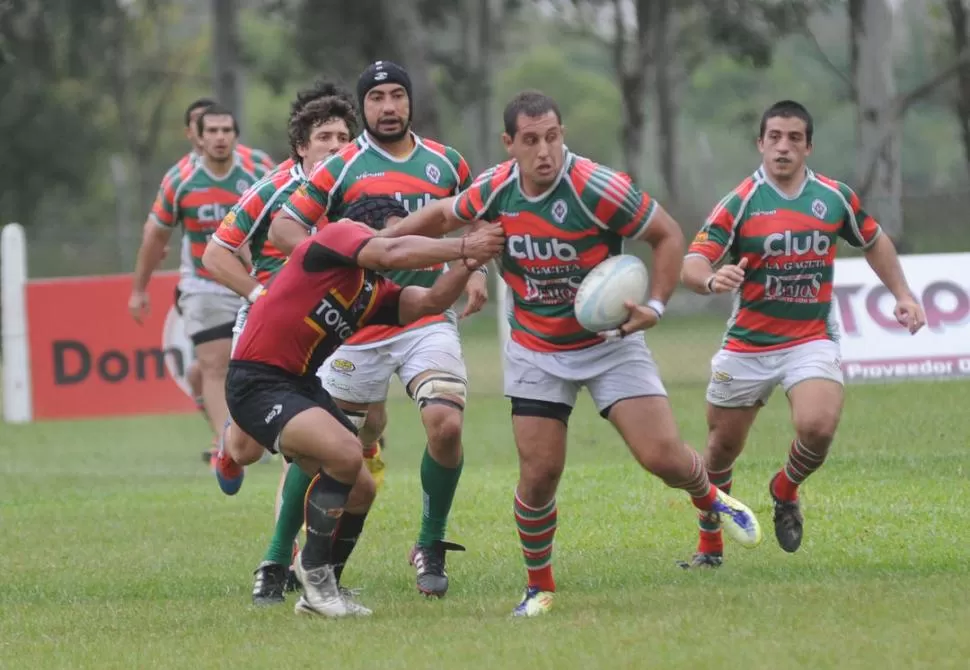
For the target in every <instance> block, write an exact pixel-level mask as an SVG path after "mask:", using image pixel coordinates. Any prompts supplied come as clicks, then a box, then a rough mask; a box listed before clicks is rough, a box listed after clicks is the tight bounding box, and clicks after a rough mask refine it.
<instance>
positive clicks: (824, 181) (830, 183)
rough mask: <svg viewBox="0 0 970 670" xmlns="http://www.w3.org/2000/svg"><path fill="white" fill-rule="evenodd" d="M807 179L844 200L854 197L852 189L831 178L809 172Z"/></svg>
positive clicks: (842, 182)
mask: <svg viewBox="0 0 970 670" xmlns="http://www.w3.org/2000/svg"><path fill="white" fill-rule="evenodd" d="M808 177H809V179H811V180H812V181H813V182H815V183H816V184H818V185H819V186H821V187H822V188H825V189H828V190H830V191H832V192H834V193H838V194H839V195H841V196H842V197H843V198H845V199H846V200H851V199H852V198H854V197H855V191H853V190H852V187H851V186H849V185H848V184H846V183H845V182H844V181H839V180H838V179H833V178H832V177H828V176H826V175H824V174H821V173H818V172H815V171H814V170H809V172H808Z"/></svg>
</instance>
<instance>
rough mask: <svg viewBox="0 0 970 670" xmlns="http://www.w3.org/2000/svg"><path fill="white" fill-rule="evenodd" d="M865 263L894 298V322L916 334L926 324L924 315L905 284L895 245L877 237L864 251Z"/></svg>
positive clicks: (886, 239) (886, 238)
mask: <svg viewBox="0 0 970 670" xmlns="http://www.w3.org/2000/svg"><path fill="white" fill-rule="evenodd" d="M866 262H867V263H869V267H871V268H872V271H873V272H875V273H876V276H877V277H879V281H881V282H882V283H883V285H885V287H886V288H888V289H889V291H890V293H892V294H893V297H894V298H896V309H895V310H894V313H895V315H896V320H897V321H899V323H901V324H902V325H904V326H906V327H907V328H908V329H909V332H910V333H916V331H918V330H919V329H920V328H922V327H923V326H924V325H925V324H926V315H925V314H924V313H923V308H922V307H921V306H920V304H919V302H918V301H917V300H916V297H915V296H914V295H913V292H912V291H911V290H910V288H909V284H908V283H907V282H906V275H905V274H904V273H903V267H902V265H900V263H899V254H898V253H896V245H895V244H893V241H892V240H891V239H889V236H888V235H879V237H877V238H876V240H875V241H874V242H873V243H872V246H870V247H869V248H868V249H866Z"/></svg>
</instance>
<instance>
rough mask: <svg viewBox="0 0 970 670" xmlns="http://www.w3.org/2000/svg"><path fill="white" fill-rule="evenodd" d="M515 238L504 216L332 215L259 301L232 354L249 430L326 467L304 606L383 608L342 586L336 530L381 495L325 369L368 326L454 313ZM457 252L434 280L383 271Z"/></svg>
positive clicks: (233, 404) (235, 402) (310, 509)
mask: <svg viewBox="0 0 970 670" xmlns="http://www.w3.org/2000/svg"><path fill="white" fill-rule="evenodd" d="M377 225H378V226H379V225H380V224H379V223H377ZM503 245H504V237H503V235H502V231H501V228H500V226H497V225H492V226H486V227H483V228H481V229H479V230H477V231H475V232H473V233H471V234H469V235H467V236H465V237H462V238H460V239H447V240H433V239H428V238H425V237H415V236H411V237H398V238H396V239H387V238H381V237H377V236H375V231H374V230H373V229H372V228H369V227H368V226H366V225H364V224H360V223H354V222H350V221H346V222H345V221H340V222H337V223H331V224H327V225H325V226H322V227H321V228H320V229H319V230H318V231H317V232H316V233H314V234H313V235H312V236H311V237H310V238H309V239H308V240H307V241H305V242H303V243H301V244H300V245H299V246H298V247H297V248H296V249H295V250H294V251H293V253H292V254H291V255H290V258H289V260H288V262H287V263H286V264H285V265H284V266H283V268H282V269H281V270H280V271H279V273H278V274H277V275H276V276H275V277H274V278H273V279H272V281H270V283H269V285H268V286H267V289H266V292H265V294H264V295H263V296H262V297H261V298H260V299H259V300H257V301H256V302H255V303H254V304H253V306H252V309H251V311H250V313H249V317H248V319H247V321H246V324H245V326H243V329H242V332H241V333H240V336H239V340H238V342H237V345H236V347H235V349H234V350H233V353H232V362H231V363H230V369H229V374H228V377H227V383H226V389H227V400H228V404H229V411H230V413H231V414H232V418H233V420H234V421H235V422H236V423H237V424H238V425H239V426H240V427H241V428H242V429H243V430H244V431H245V432H246V433H248V434H249V435H252V436H253V437H254V438H255V439H256V440H257V441H258V442H259V443H260V444H261V445H263V446H264V447H265V448H266V449H269V450H271V451H274V452H275V451H280V452H282V454H283V455H284V456H285V457H286V458H288V459H291V460H292V461H293V462H294V463H295V464H296V465H297V466H298V467H300V468H301V469H302V470H303V471H304V472H306V473H308V474H312V475H315V478H314V480H313V483H312V484H311V486H310V489H309V491H308V492H307V494H306V528H307V533H306V543H305V545H304V547H303V549H302V551H301V552H300V554H299V555H298V556H297V558H296V559H295V561H294V564H295V566H296V569H297V574H298V576H299V578H300V582H301V583H302V584H303V595H302V596H301V597H300V600H299V601H298V602H297V605H296V611H297V612H298V613H309V614H317V615H322V616H327V617H344V616H355V615H356V616H364V615H368V614H370V613H371V612H370V610H369V609H367V608H365V607H363V606H362V605H360V604H358V603H357V602H356V601H355V600H353V599H352V598H348V597H347V596H346V595H345V594H344V593H343V592H341V590H340V589H339V587H338V585H337V581H336V577H335V575H334V567H333V538H332V536H333V534H334V531H335V530H336V527H337V524H338V523H339V520H340V517H341V515H342V514H343V510H344V508H345V507H346V506H347V504H348V501H349V500H351V499H352V498H353V497H355V495H356V496H358V497H361V498H370V499H373V495H374V481H373V479H372V477H371V474H370V472H369V471H368V469H367V468H366V467H365V466H364V464H363V449H364V447H363V445H362V444H361V442H360V440H358V439H357V437H356V432H357V428H356V426H355V425H354V424H353V423H351V422H350V421H349V420H348V419H347V417H346V416H345V415H344V413H343V412H342V411H341V410H340V409H338V408H337V406H336V404H335V403H334V401H333V399H332V398H331V397H330V395H329V394H328V393H327V392H326V391H325V390H324V389H323V387H322V386H321V385H320V381H319V379H318V378H317V376H316V371H317V369H318V367H319V366H320V365H321V364H322V363H323V361H324V360H325V359H326V358H327V357H328V356H330V355H331V354H332V353H333V352H334V351H335V350H336V348H337V347H338V346H339V345H340V344H341V343H342V342H344V341H346V340H347V339H348V338H349V337H350V336H351V335H352V334H353V333H354V332H355V331H357V330H358V328H360V327H362V326H364V325H367V324H383V325H395V326H398V325H404V324H408V323H413V322H414V321H417V320H418V319H420V318H422V317H424V316H427V315H430V314H440V313H441V312H443V311H445V310H446V309H448V308H449V307H451V305H452V304H454V302H455V301H456V300H457V299H458V297H459V296H460V294H461V292H462V291H463V290H464V288H465V284H466V283H467V281H468V279H469V277H470V276H471V275H472V274H474V272H475V269H476V268H477V267H478V265H479V264H481V263H484V262H487V261H488V260H489V259H491V258H492V257H494V256H495V255H496V254H497V253H498V252H499V251H500V250H501V249H502V247H503ZM453 261H457V262H456V263H455V265H454V267H453V268H451V269H449V270H448V271H447V272H445V273H443V274H442V275H440V276H439V277H438V278H437V279H436V280H435V282H434V284H433V285H432V286H431V287H430V288H423V287H418V286H408V287H404V288H401V287H400V286H398V285H396V284H394V283H392V282H390V281H389V280H387V279H385V278H384V277H382V276H381V275H379V274H378V271H388V270H402V269H419V268H423V267H427V266H430V265H434V264H437V263H446V262H453ZM240 465H247V463H245V462H243V463H240Z"/></svg>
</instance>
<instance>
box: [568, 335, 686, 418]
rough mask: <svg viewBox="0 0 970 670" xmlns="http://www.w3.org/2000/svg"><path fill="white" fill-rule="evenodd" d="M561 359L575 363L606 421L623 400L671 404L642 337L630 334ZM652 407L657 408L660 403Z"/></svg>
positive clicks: (574, 365)
mask: <svg viewBox="0 0 970 670" xmlns="http://www.w3.org/2000/svg"><path fill="white" fill-rule="evenodd" d="M561 356H562V357H563V358H565V357H567V356H568V357H569V358H570V359H571V360H572V362H571V363H570V367H572V368H573V369H574V370H575V371H576V374H578V375H580V376H581V378H582V379H583V383H584V384H585V386H586V388H587V389H588V390H589V394H590V396H591V397H592V398H593V402H594V403H595V404H596V410H597V411H598V412H599V413H600V416H602V417H603V418H611V414H612V413H613V412H612V410H613V408H614V407H615V406H616V405H618V404H619V403H621V402H622V401H624V400H630V399H635V398H660V399H662V400H663V402H662V403H661V404H663V405H667V404H668V403H667V401H666V397H667V389H666V388H664V384H663V381H661V379H660V369H659V368H658V367H657V364H656V362H655V361H654V360H653V356H652V355H651V353H650V350H649V349H647V345H646V344H645V343H644V340H643V336H642V335H639V336H637V335H631V336H630V337H626V338H624V339H622V340H619V341H616V342H606V343H603V344H598V345H596V346H594V347H590V349H588V350H581V351H577V352H566V353H565V354H562V355H561ZM649 404H650V405H651V406H655V405H656V404H657V403H649Z"/></svg>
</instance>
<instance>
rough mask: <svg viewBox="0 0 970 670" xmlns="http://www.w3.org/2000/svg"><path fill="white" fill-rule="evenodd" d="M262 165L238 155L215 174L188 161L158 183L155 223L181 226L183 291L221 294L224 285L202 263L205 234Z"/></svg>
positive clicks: (256, 177)
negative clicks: (220, 173) (223, 171)
mask: <svg viewBox="0 0 970 670" xmlns="http://www.w3.org/2000/svg"><path fill="white" fill-rule="evenodd" d="M266 171H267V170H266V168H264V167H263V166H261V165H260V166H256V165H253V164H252V163H249V162H246V161H244V160H243V159H242V158H241V157H240V156H239V155H238V154H237V156H236V160H235V161H234V162H233V165H232V168H230V170H229V172H228V173H227V174H226V175H225V176H224V177H221V178H220V177H216V176H215V175H213V174H212V173H211V172H209V170H208V169H207V168H206V167H205V163H204V162H203V161H201V160H197V161H188V162H187V163H186V164H185V165H184V166H183V167H182V168H181V170H180V171H179V172H178V173H177V174H175V175H173V176H172V178H171V179H167V180H165V181H163V182H162V187H161V190H160V191H159V193H158V197H157V198H156V199H155V206H154V207H152V214H151V216H152V218H153V219H154V221H155V223H157V224H158V225H160V226H164V227H166V228H174V227H175V226H177V225H179V224H181V225H182V229H183V230H182V263H181V266H180V268H179V270H180V272H181V275H182V278H181V281H180V282H179V287H180V288H181V289H182V291H184V292H186V293H224V292H227V291H229V289H227V288H226V287H224V286H222V284H219V283H218V282H215V281H214V280H213V279H212V276H211V275H210V274H209V271H208V270H206V269H205V267H203V265H202V254H203V252H204V251H205V247H206V244H207V243H208V241H209V237H210V236H211V235H212V233H213V232H215V230H216V228H217V227H218V226H219V224H220V223H221V222H222V220H223V218H225V216H226V214H228V213H229V209H230V208H231V207H232V206H233V205H235V204H236V202H237V201H238V200H239V197H240V196H241V195H242V194H243V193H245V192H246V191H247V190H249V187H250V186H252V185H253V184H255V183H256V182H257V181H258V180H259V179H260V178H261V177H263V176H264V175H265V174H266Z"/></svg>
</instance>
